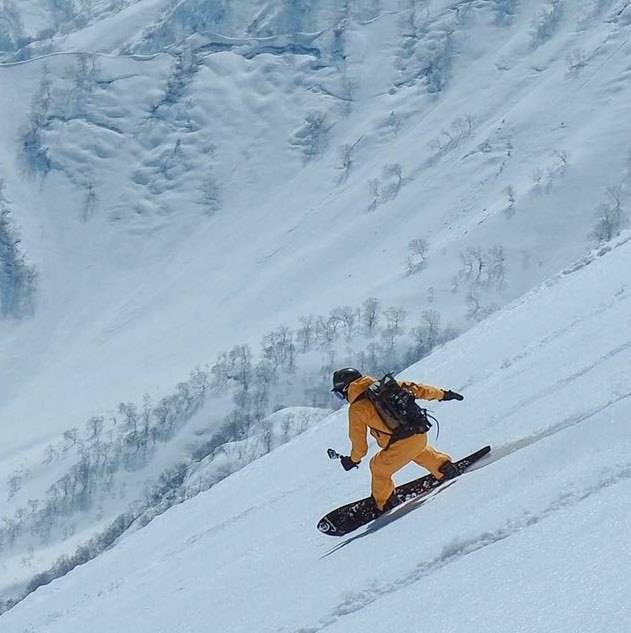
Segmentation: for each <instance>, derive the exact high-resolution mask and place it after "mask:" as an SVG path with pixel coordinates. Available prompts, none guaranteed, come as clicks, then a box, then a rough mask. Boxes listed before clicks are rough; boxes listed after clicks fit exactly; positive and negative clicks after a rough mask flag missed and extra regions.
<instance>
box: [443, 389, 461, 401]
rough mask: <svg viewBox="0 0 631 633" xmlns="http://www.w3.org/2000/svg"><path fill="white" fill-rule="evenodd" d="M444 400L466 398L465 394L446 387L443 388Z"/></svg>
mask: <svg viewBox="0 0 631 633" xmlns="http://www.w3.org/2000/svg"><path fill="white" fill-rule="evenodd" d="M443 400H464V396H461V395H460V394H459V393H456V392H455V391H452V390H451V389H446V390H443Z"/></svg>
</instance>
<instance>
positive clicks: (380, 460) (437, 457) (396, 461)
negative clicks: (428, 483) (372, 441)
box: [370, 433, 451, 510]
mask: <svg viewBox="0 0 631 633" xmlns="http://www.w3.org/2000/svg"><path fill="white" fill-rule="evenodd" d="M450 459H451V458H450V457H449V455H447V454H445V453H441V452H440V451H437V450H436V449H434V448H432V447H431V446H429V445H428V444H427V435H426V434H425V433H423V434H418V435H412V436H411V437H407V438H405V439H404V440H399V441H398V442H394V443H393V444H391V445H390V447H389V448H385V449H383V450H381V451H379V452H378V453H377V454H376V455H375V456H374V457H373V458H372V459H371V460H370V472H371V473H372V496H373V497H374V499H375V501H376V503H377V507H378V508H379V509H380V510H381V509H382V508H383V506H384V504H385V502H386V501H387V500H388V498H389V497H390V495H391V494H392V493H393V492H394V482H393V481H392V475H393V474H394V473H396V472H397V470H401V468H403V467H404V466H406V465H407V464H409V463H410V462H414V463H416V464H418V465H419V466H423V467H424V468H426V469H427V470H429V472H430V473H432V475H434V477H436V478H437V479H442V478H443V474H442V473H441V472H440V471H439V470H438V469H439V468H440V467H441V466H442V465H443V464H444V463H445V462H447V461H450Z"/></svg>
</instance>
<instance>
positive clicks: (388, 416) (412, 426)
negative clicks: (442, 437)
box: [365, 374, 432, 439]
mask: <svg viewBox="0 0 631 633" xmlns="http://www.w3.org/2000/svg"><path fill="white" fill-rule="evenodd" d="M365 394H366V397H367V398H368V400H370V402H372V403H373V405H374V406H375V409H377V413H378V414H379V417H380V418H381V419H382V420H383V422H384V424H385V425H386V426H387V427H388V428H389V429H390V430H391V431H392V437H393V439H402V438H404V437H409V436H410V435H415V434H416V433H427V432H428V431H429V430H430V429H431V428H432V423H431V422H430V421H429V417H428V414H427V410H426V409H422V408H421V407H419V406H418V404H416V400H415V398H414V396H413V395H412V394H411V393H410V392H409V391H407V389H404V388H403V387H402V386H401V385H400V384H399V383H398V382H397V381H396V380H395V379H394V377H393V376H392V374H386V375H385V376H384V377H383V378H382V379H381V380H377V381H375V382H373V384H372V385H370V387H368V389H366V391H365Z"/></svg>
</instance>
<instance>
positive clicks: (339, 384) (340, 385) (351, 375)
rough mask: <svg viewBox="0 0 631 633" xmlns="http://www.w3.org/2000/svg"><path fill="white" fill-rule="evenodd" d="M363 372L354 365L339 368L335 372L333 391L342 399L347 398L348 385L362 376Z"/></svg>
mask: <svg viewBox="0 0 631 633" xmlns="http://www.w3.org/2000/svg"><path fill="white" fill-rule="evenodd" d="M361 377H362V374H361V372H360V371H358V370H357V369H353V368H352V367H345V368H344V369H338V370H337V371H336V372H334V373H333V389H331V391H332V392H333V393H334V394H335V395H336V396H337V397H338V398H341V399H344V398H346V390H347V389H348V385H350V384H351V383H352V382H353V381H355V380H357V379H358V378H361Z"/></svg>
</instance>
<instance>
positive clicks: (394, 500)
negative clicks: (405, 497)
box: [375, 492, 401, 514]
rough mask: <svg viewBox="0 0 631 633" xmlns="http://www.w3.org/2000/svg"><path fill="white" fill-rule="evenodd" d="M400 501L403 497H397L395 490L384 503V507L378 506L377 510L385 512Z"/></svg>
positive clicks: (381, 512)
mask: <svg viewBox="0 0 631 633" xmlns="http://www.w3.org/2000/svg"><path fill="white" fill-rule="evenodd" d="M400 503H401V499H399V497H397V494H396V492H393V493H392V494H391V495H390V496H389V497H388V500H387V501H386V502H385V503H384V504H383V508H382V509H381V510H379V509H378V508H377V510H378V511H379V513H380V514H384V513H385V512H388V510H392V508H396V507H397V506H398V505H399V504H400ZM375 505H376V504H375Z"/></svg>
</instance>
